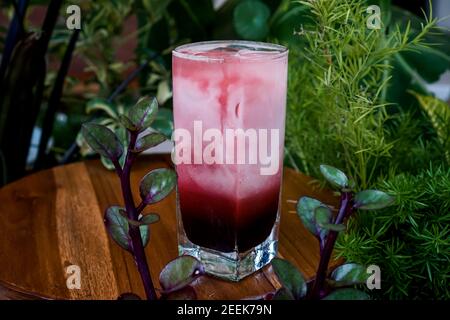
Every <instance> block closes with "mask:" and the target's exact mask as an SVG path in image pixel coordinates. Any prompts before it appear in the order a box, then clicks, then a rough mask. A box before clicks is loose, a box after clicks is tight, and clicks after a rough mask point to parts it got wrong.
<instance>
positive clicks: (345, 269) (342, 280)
mask: <svg viewBox="0 0 450 320" xmlns="http://www.w3.org/2000/svg"><path fill="white" fill-rule="evenodd" d="M368 277H369V274H368V273H367V269H366V267H364V266H362V265H360V264H357V263H346V264H343V265H341V266H339V267H337V268H336V269H334V270H333V272H332V273H331V279H333V280H334V281H336V283H335V284H334V286H350V285H354V284H364V283H366V281H367V278H368Z"/></svg>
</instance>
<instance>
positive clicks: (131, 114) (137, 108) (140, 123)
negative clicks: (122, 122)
mask: <svg viewBox="0 0 450 320" xmlns="http://www.w3.org/2000/svg"><path fill="white" fill-rule="evenodd" d="M157 113H158V101H156V98H150V97H144V98H141V99H140V100H139V101H138V102H137V103H136V104H135V105H134V106H132V107H131V108H130V110H129V111H128V118H129V119H130V120H131V122H132V123H133V125H134V126H135V127H136V128H137V129H138V130H139V131H142V130H145V129H147V128H149V127H150V125H151V124H152V122H153V120H155V118H156V114H157Z"/></svg>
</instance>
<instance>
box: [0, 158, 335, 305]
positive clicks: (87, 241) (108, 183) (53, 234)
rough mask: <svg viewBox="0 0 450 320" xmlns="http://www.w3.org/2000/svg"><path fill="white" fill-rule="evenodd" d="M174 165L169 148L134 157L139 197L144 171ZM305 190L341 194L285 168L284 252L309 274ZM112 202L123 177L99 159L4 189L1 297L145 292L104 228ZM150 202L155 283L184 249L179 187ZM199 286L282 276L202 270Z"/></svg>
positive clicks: (205, 294) (255, 290) (0, 203)
mask: <svg viewBox="0 0 450 320" xmlns="http://www.w3.org/2000/svg"><path fill="white" fill-rule="evenodd" d="M168 166H170V158H169V157H166V156H157V157H155V156H154V157H152V158H148V157H142V158H140V159H139V160H138V161H137V162H136V164H135V165H134V168H133V173H132V177H131V179H132V186H133V188H134V190H133V192H134V195H135V197H136V201H137V200H138V198H137V197H139V194H138V186H139V180H140V179H141V177H143V176H144V175H145V173H147V172H148V171H149V170H151V169H154V168H158V167H168ZM304 195H307V196H312V197H316V198H318V199H320V200H321V201H323V202H326V203H329V204H332V205H335V204H336V201H337V199H336V198H335V197H334V196H333V194H332V193H331V192H329V191H323V190H321V189H320V188H319V187H318V185H317V183H316V182H315V181H314V180H312V179H311V178H308V177H306V176H304V175H302V174H299V173H297V172H295V171H293V170H291V169H288V168H285V169H284V176H283V189H282V213H281V227H280V236H279V255H280V256H281V257H283V258H285V259H288V260H289V261H291V262H292V263H294V264H295V265H296V266H297V267H298V268H299V269H300V270H301V271H302V272H303V274H304V275H305V276H306V277H311V276H313V274H314V272H315V269H316V266H317V263H318V259H319V251H318V244H317V241H316V239H315V238H314V237H313V236H312V235H311V234H310V233H309V232H308V231H307V230H306V229H305V228H304V227H303V225H302V223H301V221H300V219H299V218H298V216H297V215H296V214H295V204H296V202H297V200H298V198H299V197H301V196H304ZM113 204H119V205H120V204H122V197H121V190H120V185H119V180H118V178H117V177H116V175H115V173H114V172H110V171H107V170H106V169H104V168H103V166H102V165H101V164H100V162H99V161H98V160H91V161H85V162H78V163H73V164H69V165H65V166H60V167H55V168H52V169H49V170H45V171H41V172H38V173H35V174H32V175H30V176H27V177H25V178H23V179H21V180H18V181H16V182H14V183H12V184H10V185H7V186H5V187H4V188H2V189H0V299H117V297H118V296H119V295H120V294H122V293H125V292H133V293H136V294H138V295H139V296H141V297H144V292H143V287H142V284H141V280H140V277H139V274H138V272H137V270H136V266H135V263H134V260H133V258H132V257H131V255H130V254H129V253H128V252H126V251H124V250H123V249H121V248H120V247H119V246H118V245H116V244H115V243H114V241H112V240H111V239H110V238H109V236H108V234H107V232H106V231H105V227H104V224H103V215H104V210H105V209H106V208H107V207H108V206H109V205H113ZM149 209H150V210H151V211H152V212H157V213H159V214H160V216H161V221H160V222H158V223H157V224H155V225H152V226H151V238H150V243H149V245H148V246H147V248H146V253H147V258H148V261H149V264H150V267H151V273H152V277H153V281H154V283H155V284H157V283H158V275H159V272H160V271H161V269H162V268H163V267H164V265H165V264H167V263H168V262H169V261H170V260H172V259H174V258H175V257H176V256H177V254H178V252H177V235H176V214H175V193H174V192H172V193H171V195H170V196H169V197H168V198H166V199H164V200H163V201H161V202H159V203H157V204H155V205H154V206H153V207H151V208H149ZM70 265H77V266H79V267H80V274H81V288H80V289H68V288H67V285H66V279H67V277H68V276H69V275H70V274H69V273H67V271H68V270H66V268H67V267H68V266H70ZM194 287H195V289H196V292H197V295H198V298H199V299H242V298H246V297H252V296H258V295H261V294H264V293H267V292H269V291H273V290H274V289H275V288H278V287H279V283H278V282H277V279H276V277H275V276H274V274H273V272H272V270H271V268H270V266H269V267H266V268H264V269H263V270H261V271H259V272H256V273H255V274H253V275H251V276H249V277H247V278H245V279H244V280H242V281H240V282H238V283H234V282H226V281H222V280H219V279H216V278H212V277H208V276H203V277H201V278H199V279H198V280H196V282H195V283H194Z"/></svg>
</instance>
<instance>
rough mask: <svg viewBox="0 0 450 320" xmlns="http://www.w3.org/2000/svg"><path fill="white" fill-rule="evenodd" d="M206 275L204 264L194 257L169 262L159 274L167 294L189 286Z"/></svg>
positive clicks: (182, 257)
mask: <svg viewBox="0 0 450 320" xmlns="http://www.w3.org/2000/svg"><path fill="white" fill-rule="evenodd" d="M204 273H205V268H204V266H203V264H202V263H201V262H200V261H199V260H197V259H196V258H194V257H192V256H181V257H178V258H176V259H174V260H172V261H171V262H169V263H168V264H167V265H166V266H165V267H164V269H163V270H162V271H161V273H160V274H159V283H160V284H161V288H162V289H163V290H164V291H165V293H169V292H174V291H177V290H179V289H181V288H184V287H185V286H187V285H189V284H190V283H191V282H192V281H194V280H195V279H196V278H198V277H199V276H201V275H203V274H204Z"/></svg>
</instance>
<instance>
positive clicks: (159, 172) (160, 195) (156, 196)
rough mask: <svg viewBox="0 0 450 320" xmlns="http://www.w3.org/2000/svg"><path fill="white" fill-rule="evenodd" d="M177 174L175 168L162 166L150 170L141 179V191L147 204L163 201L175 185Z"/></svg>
mask: <svg viewBox="0 0 450 320" xmlns="http://www.w3.org/2000/svg"><path fill="white" fill-rule="evenodd" d="M176 180H177V175H176V174H175V172H174V171H173V170H170V169H165V168H160V169H155V170H152V171H150V172H149V173H148V174H147V175H146V176H145V177H144V178H142V180H141V184H140V186H139V192H140V194H141V198H142V200H143V201H144V203H146V204H152V203H156V202H158V201H161V200H162V199H164V198H165V197H167V195H168V194H169V193H170V192H171V191H172V189H173V188H174V187H175V183H176Z"/></svg>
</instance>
